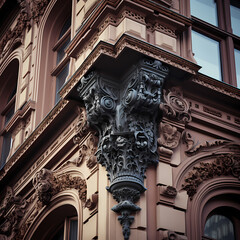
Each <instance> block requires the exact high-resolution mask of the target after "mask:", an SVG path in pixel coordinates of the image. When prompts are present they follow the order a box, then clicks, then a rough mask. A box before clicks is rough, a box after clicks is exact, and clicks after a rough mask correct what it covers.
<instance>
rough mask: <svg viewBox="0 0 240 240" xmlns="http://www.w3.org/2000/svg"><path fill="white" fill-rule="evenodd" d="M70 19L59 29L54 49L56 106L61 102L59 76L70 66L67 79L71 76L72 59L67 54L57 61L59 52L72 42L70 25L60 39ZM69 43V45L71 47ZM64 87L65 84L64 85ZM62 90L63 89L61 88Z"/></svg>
mask: <svg viewBox="0 0 240 240" xmlns="http://www.w3.org/2000/svg"><path fill="white" fill-rule="evenodd" d="M69 18H71V15H70V16H68V17H67V18H66V19H65V21H64V22H63V24H62V27H61V28H59V33H58V35H57V36H58V39H57V40H56V43H55V45H54V46H53V48H52V51H53V52H54V61H55V67H54V68H53V70H52V71H51V75H52V76H53V77H54V82H55V87H54V92H55V98H54V102H55V104H57V102H58V101H59V100H60V98H59V99H57V94H58V92H57V76H58V75H59V74H60V73H61V72H62V71H63V70H64V68H65V67H66V66H67V65H69V66H68V68H69V69H68V74H67V77H66V79H65V82H66V80H67V79H68V77H69V74H70V57H69V56H67V54H66V53H65V55H64V56H63V58H62V59H61V60H60V61H59V62H58V60H57V55H58V50H59V49H60V48H61V47H62V46H63V45H64V44H65V43H66V42H67V39H68V38H69V39H70V40H69V43H70V41H71V27H72V24H70V26H69V28H68V29H67V30H66V32H65V33H64V34H63V35H62V36H61V37H60V38H59V35H60V34H61V31H62V29H63V28H64V25H65V24H66V23H67V21H68V20H69ZM69 43H68V45H69ZM63 85H64V84H63ZM60 89H61V88H60Z"/></svg>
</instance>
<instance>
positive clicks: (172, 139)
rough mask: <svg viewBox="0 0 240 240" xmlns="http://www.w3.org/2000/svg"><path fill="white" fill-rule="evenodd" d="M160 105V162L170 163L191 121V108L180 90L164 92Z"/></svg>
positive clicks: (173, 89) (174, 89)
mask: <svg viewBox="0 0 240 240" xmlns="http://www.w3.org/2000/svg"><path fill="white" fill-rule="evenodd" d="M163 99H164V100H163V103H161V104H160V109H161V112H162V120H161V122H160V124H159V133H160V136H159V138H158V145H159V147H158V152H159V155H160V160H161V161H165V162H170V161H171V157H172V154H173V151H174V149H175V148H177V147H178V145H179V142H180V139H181V136H182V132H183V131H184V129H185V125H186V124H187V123H188V122H190V121H191V114H190V106H189V104H188V102H187V101H186V99H184V98H183V94H182V91H181V90H180V89H179V88H172V89H170V90H169V91H166V90H163Z"/></svg>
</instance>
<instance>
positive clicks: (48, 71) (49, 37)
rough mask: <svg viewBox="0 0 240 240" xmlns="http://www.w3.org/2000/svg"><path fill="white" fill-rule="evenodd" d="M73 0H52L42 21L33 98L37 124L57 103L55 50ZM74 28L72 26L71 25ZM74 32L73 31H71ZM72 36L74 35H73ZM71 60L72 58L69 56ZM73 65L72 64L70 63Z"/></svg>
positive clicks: (37, 49) (69, 13)
mask: <svg viewBox="0 0 240 240" xmlns="http://www.w3.org/2000/svg"><path fill="white" fill-rule="evenodd" d="M71 4H72V3H71V1H56V0H52V1H50V3H49V5H48V6H47V8H46V11H45V12H44V15H43V16H42V18H41V20H40V22H39V31H38V39H37V45H36V46H37V48H36V56H38V57H37V59H36V72H35V77H34V78H35V79H36V80H35V83H34V84H35V86H34V90H35V92H34V94H33V98H34V99H36V102H37V107H36V108H37V109H39V111H37V112H36V123H35V124H36V125H37V124H39V123H40V122H41V120H42V119H43V118H44V117H45V116H46V115H47V114H48V113H49V111H50V110H51V109H52V108H53V107H54V105H55V92H56V83H55V80H56V77H55V76H53V75H52V72H53V70H54V68H55V67H56V62H57V53H56V52H54V51H53V48H54V46H55V45H56V43H57V41H58V37H59V34H60V31H61V29H62V26H63V25H64V23H65V21H66V20H67V18H68V17H69V16H72V15H71V11H72V9H71V8H72V7H71ZM71 29H72V27H71ZM71 32H72V31H71ZM71 38H72V35H71ZM68 60H69V61H70V62H71V59H70V58H69V57H68ZM70 66H71V64H70Z"/></svg>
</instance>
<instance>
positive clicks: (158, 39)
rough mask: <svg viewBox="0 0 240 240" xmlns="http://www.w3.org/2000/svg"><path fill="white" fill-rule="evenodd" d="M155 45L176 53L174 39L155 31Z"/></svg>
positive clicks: (175, 41)
mask: <svg viewBox="0 0 240 240" xmlns="http://www.w3.org/2000/svg"><path fill="white" fill-rule="evenodd" d="M155 44H156V45H157V46H159V47H162V48H164V49H166V50H170V51H172V52H176V51H177V40H176V38H174V37H171V36H169V35H166V34H164V33H161V32H158V31H155Z"/></svg>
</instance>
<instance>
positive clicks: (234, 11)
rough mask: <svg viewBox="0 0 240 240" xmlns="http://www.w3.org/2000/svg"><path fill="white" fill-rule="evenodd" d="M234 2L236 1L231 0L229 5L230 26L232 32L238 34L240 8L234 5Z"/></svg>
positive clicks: (239, 34)
mask: <svg viewBox="0 0 240 240" xmlns="http://www.w3.org/2000/svg"><path fill="white" fill-rule="evenodd" d="M235 2H236V1H231V5H230V11H231V26H232V32H233V34H235V35H238V36H240V8H239V7H237V6H236V5H235V4H236V3H235ZM234 3H235V4H234ZM238 4H239V3H238Z"/></svg>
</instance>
